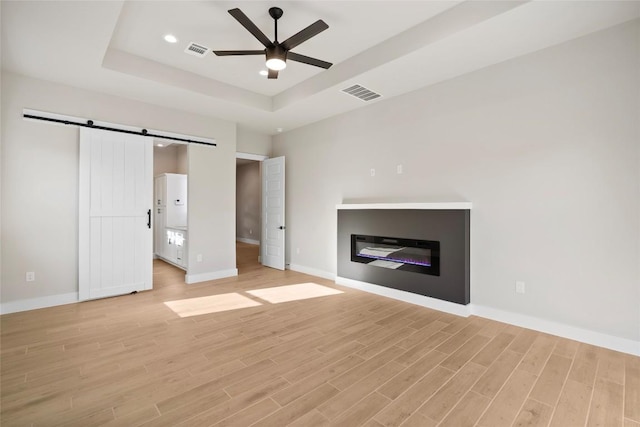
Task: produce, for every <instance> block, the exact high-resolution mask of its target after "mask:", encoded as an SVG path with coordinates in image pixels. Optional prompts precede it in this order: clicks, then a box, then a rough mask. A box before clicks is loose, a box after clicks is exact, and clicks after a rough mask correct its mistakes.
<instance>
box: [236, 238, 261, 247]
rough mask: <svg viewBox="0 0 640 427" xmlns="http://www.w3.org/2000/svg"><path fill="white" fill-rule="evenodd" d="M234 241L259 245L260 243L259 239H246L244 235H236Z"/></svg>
mask: <svg viewBox="0 0 640 427" xmlns="http://www.w3.org/2000/svg"><path fill="white" fill-rule="evenodd" d="M236 242H242V243H248V244H250V245H259V244H260V240H255V239H247V238H244V237H236Z"/></svg>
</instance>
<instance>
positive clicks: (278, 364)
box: [0, 244, 640, 427]
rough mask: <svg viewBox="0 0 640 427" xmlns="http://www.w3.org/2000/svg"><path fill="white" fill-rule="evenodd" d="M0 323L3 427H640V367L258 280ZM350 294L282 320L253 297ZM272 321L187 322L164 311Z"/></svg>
mask: <svg viewBox="0 0 640 427" xmlns="http://www.w3.org/2000/svg"><path fill="white" fill-rule="evenodd" d="M238 252H239V257H238V260H239V269H240V276H239V277H237V278H231V279H224V280H218V281H214V282H208V283H204V284H196V285H185V284H184V282H183V277H184V272H182V271H181V270H178V269H176V268H174V267H172V266H169V265H167V264H164V263H162V262H160V261H157V262H156V265H155V273H154V290H153V291H150V292H144V293H139V294H135V295H127V296H122V297H117V298H111V299H105V300H100V301H92V302H85V303H80V304H72V305H66V306H60V307H54V308H49V309H43V310H34V311H30V312H24V313H16V314H9V315H4V316H2V317H1V326H2V335H1V344H2V349H1V351H2V353H1V355H2V365H1V384H0V385H1V397H2V400H1V403H2V408H1V412H0V417H1V418H0V421H1V424H2V426H29V425H34V426H55V425H65V426H94V425H95V426H97V425H109V426H115V425H119V426H137V425H145V426H176V425H183V426H201V425H202V426H209V425H215V426H234V427H235V426H239V427H243V426H250V425H253V426H269V427H280V426H288V425H291V426H304V427H311V426H325V425H335V426H348V427H352V426H359V425H365V426H367V427H380V426H399V425H402V426H406V427H409V426H420V427H429V426H435V425H441V426H467V425H468V426H472V425H478V426H490V427H493V426H510V425H518V426H524V425H540V426H547V425H552V426H560V427H570V426H584V425H588V426H596V425H598V426H625V427H631V426H635V427H638V426H640V358H638V357H632V356H629V355H624V354H621V353H616V352H613V351H610V350H606V349H603V348H598V347H594V346H591V345H585V344H580V343H577V342H574V341H569V340H566V339H562V338H558V337H554V336H550V335H546V334H543V333H538V332H534V331H531V330H527V329H522V328H518V327H514V326H509V325H505V324H501V323H498V322H494V321H489V320H486V319H482V318H478V317H470V318H466V319H465V318H460V317H456V316H453V315H450V314H445V313H440V312H437V311H433V310H429V309H426V308H423V307H418V306H414V305H410V304H406V303H403V302H399V301H394V300H390V299H385V298H383V297H379V296H376V295H370V294H366V293H363V292H360V291H356V290H352V289H348V288H341V287H338V286H336V285H334V284H333V283H332V282H330V281H327V280H323V279H319V278H316V277H312V276H307V275H303V274H299V273H295V272H291V271H286V272H280V271H276V270H271V269H266V268H262V267H261V266H259V265H257V264H256V262H255V260H256V258H257V251H256V249H255V247H252V246H250V245H244V244H239V248H238ZM307 282H313V283H317V284H320V285H323V286H327V287H331V288H335V289H339V290H342V291H344V293H342V294H338V295H330V296H325V297H320V298H314V299H307V300H298V301H292V302H286V303H279V304H270V303H268V302H266V301H264V300H260V299H258V298H255V297H253V296H252V295H251V294H248V293H247V292H246V291H249V290H254V289H259V288H269V287H275V286H283V285H292V284H298V283H307ZM231 293H237V294H239V295H241V296H242V297H245V298H248V299H250V300H253V301H256V302H259V303H260V304H261V305H259V306H256V307H250V308H240V309H236V310H231V311H224V312H218V313H212V314H206V315H200V316H193V317H184V318H181V317H179V316H177V315H176V314H175V313H174V312H173V311H171V310H170V309H169V308H168V307H167V306H166V305H165V304H164V303H163V302H165V301H172V300H179V299H186V298H195V297H203V296H210V295H219V294H231Z"/></svg>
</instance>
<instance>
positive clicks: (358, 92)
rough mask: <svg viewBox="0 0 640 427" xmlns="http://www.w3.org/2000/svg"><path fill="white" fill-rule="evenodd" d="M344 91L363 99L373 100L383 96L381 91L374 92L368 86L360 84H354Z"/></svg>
mask: <svg viewBox="0 0 640 427" xmlns="http://www.w3.org/2000/svg"><path fill="white" fill-rule="evenodd" d="M342 91H343V92H344V93H347V94H349V95H353V96H355V97H356V98H358V99H361V100H363V101H371V100H372V99H376V98H380V97H381V96H382V95H380V94H379V93H375V92H372V91H370V90H369V89H367V88H366V87H362V86H360V85H353V86H351V87H348V88H346V89H342Z"/></svg>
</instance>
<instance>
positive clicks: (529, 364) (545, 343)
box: [519, 334, 556, 375]
mask: <svg viewBox="0 0 640 427" xmlns="http://www.w3.org/2000/svg"><path fill="white" fill-rule="evenodd" d="M555 345H556V337H552V336H550V335H546V334H539V335H538V337H537V338H536V339H535V341H534V342H533V343H532V344H531V347H530V348H529V351H528V352H527V353H526V354H525V356H524V358H523V359H522V362H520V367H519V369H522V370H524V371H528V372H531V373H532V374H535V375H540V372H541V371H542V368H543V367H544V366H545V364H546V363H547V359H549V355H550V354H551V352H552V351H553V349H554V347H555Z"/></svg>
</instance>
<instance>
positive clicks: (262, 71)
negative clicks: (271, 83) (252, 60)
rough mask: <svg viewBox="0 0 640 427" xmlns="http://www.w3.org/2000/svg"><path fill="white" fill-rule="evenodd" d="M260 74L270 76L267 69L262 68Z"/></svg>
mask: <svg viewBox="0 0 640 427" xmlns="http://www.w3.org/2000/svg"><path fill="white" fill-rule="evenodd" d="M260 75H261V76H268V75H269V72H268V71H267V70H260Z"/></svg>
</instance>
